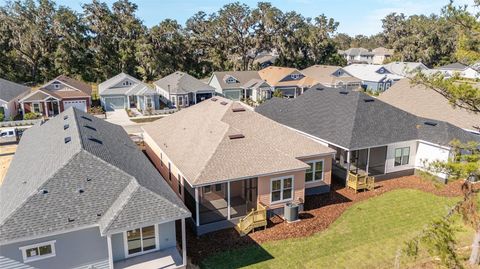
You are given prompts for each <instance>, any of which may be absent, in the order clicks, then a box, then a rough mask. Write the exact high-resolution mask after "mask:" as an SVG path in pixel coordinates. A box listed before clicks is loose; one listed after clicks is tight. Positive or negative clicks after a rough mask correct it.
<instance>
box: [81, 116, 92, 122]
mask: <svg viewBox="0 0 480 269" xmlns="http://www.w3.org/2000/svg"><path fill="white" fill-rule="evenodd" d="M82 119H85V120H88V121H92V119H90V118H87V117H86V116H82Z"/></svg>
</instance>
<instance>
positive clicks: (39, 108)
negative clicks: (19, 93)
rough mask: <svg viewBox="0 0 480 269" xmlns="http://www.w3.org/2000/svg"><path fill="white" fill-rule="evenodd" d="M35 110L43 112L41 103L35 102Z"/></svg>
mask: <svg viewBox="0 0 480 269" xmlns="http://www.w3.org/2000/svg"><path fill="white" fill-rule="evenodd" d="M33 112H35V113H42V107H41V106H40V103H33Z"/></svg>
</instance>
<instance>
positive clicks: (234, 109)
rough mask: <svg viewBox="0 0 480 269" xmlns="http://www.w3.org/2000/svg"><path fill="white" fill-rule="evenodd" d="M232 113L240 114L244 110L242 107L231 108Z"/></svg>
mask: <svg viewBox="0 0 480 269" xmlns="http://www.w3.org/2000/svg"><path fill="white" fill-rule="evenodd" d="M232 111H233V112H242V111H245V108H243V107H237V108H232Z"/></svg>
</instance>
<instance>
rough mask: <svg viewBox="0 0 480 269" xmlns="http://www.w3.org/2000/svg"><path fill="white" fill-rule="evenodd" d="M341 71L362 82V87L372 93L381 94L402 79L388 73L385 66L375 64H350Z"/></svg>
mask: <svg viewBox="0 0 480 269" xmlns="http://www.w3.org/2000/svg"><path fill="white" fill-rule="evenodd" d="M343 70H344V71H345V72H346V73H348V74H349V75H351V76H353V77H356V78H358V79H360V80H362V87H363V88H364V89H365V90H369V91H373V92H383V91H385V90H387V89H388V88H390V87H391V86H392V85H393V84H394V83H395V82H397V81H399V80H400V79H402V78H403V76H400V75H397V74H394V73H392V72H390V71H389V70H388V69H387V68H385V66H383V65H376V64H351V65H348V66H345V67H344V68H343Z"/></svg>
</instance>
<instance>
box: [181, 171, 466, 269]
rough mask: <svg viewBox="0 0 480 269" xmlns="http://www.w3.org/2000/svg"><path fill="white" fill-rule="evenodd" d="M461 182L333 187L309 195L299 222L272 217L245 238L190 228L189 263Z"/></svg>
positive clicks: (305, 232) (453, 191) (450, 190)
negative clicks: (375, 201)
mask: <svg viewBox="0 0 480 269" xmlns="http://www.w3.org/2000/svg"><path fill="white" fill-rule="evenodd" d="M462 183H463V181H461V180H457V181H454V182H451V183H448V184H446V185H440V186H439V185H438V184H434V183H433V182H431V181H428V180H424V179H422V178H420V177H418V176H407V177H400V178H396V179H390V180H385V181H380V182H377V183H376V188H375V190H374V191H365V192H359V193H357V194H355V192H354V191H353V190H351V189H346V188H345V187H344V186H341V185H339V184H333V185H332V190H331V191H330V192H329V193H326V194H321V195H316V196H309V197H307V198H306V199H305V200H306V201H305V205H304V210H305V211H304V212H303V213H301V214H300V218H301V221H299V222H295V223H286V222H284V221H283V219H281V218H280V217H273V218H272V219H270V221H269V224H268V228H267V229H266V230H258V231H256V232H254V233H250V234H249V235H248V236H244V237H240V236H239V235H238V233H237V231H235V229H226V230H221V231H217V232H213V233H209V234H206V235H203V236H200V237H197V236H196V235H195V234H194V233H193V231H192V229H189V231H188V232H187V241H188V242H187V246H188V256H189V257H190V258H191V261H192V263H194V264H198V263H199V262H201V260H203V259H204V258H206V257H208V256H210V255H213V254H215V253H218V252H222V251H226V250H231V249H236V248H239V247H243V246H248V245H255V244H259V243H263V242H267V241H273V240H282V239H287V238H295V237H304V236H309V235H312V234H314V233H317V232H320V231H323V230H325V229H326V228H328V226H329V225H330V224H332V223H333V222H334V221H335V220H336V219H337V218H338V217H340V215H342V213H343V212H344V211H345V210H346V209H347V208H348V207H350V206H351V205H353V204H354V203H356V202H360V201H363V200H366V199H368V198H370V197H374V196H378V195H381V194H383V193H385V192H388V191H391V190H395V189H406V188H408V189H418V190H421V191H425V192H430V193H433V194H436V195H441V196H447V197H453V196H460V195H462V191H461V185H462Z"/></svg>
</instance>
